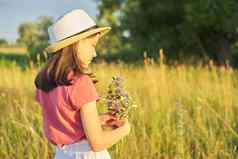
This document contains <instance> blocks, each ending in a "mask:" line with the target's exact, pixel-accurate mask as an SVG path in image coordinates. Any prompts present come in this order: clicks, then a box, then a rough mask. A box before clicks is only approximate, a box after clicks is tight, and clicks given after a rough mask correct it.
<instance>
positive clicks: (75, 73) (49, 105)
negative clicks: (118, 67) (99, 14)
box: [35, 9, 130, 159]
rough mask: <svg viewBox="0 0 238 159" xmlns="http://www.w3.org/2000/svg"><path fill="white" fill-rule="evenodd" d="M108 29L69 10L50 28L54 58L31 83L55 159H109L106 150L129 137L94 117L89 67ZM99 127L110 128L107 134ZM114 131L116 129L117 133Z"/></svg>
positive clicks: (125, 127) (111, 121)
mask: <svg viewBox="0 0 238 159" xmlns="http://www.w3.org/2000/svg"><path fill="white" fill-rule="evenodd" d="M109 30H110V27H98V26H96V24H95V22H94V21H93V20H92V18H90V17H89V16H88V15H87V13H86V12H84V11H83V10H80V9H76V10H73V11H71V12H68V13H66V14H65V15H63V16H61V17H60V18H59V19H58V20H57V21H56V22H55V23H54V24H53V25H52V26H50V27H49V29H48V33H49V37H50V45H49V46H48V47H47V48H46V51H47V52H49V53H53V56H52V57H51V59H50V60H49V61H48V62H47V63H46V65H45V66H44V67H43V68H42V69H41V70H40V72H39V73H38V74H37V76H36V79H35V85H36V88H37V89H36V100H37V101H38V102H39V103H40V105H41V107H42V112H43V113H42V114H43V120H44V122H43V123H44V134H45V136H46V138H47V139H48V140H49V141H50V142H51V143H52V144H54V145H56V154H55V159H111V157H110V155H109V153H108V151H107V148H109V147H110V146H112V145H113V144H115V143H117V142H118V141H119V140H120V139H121V138H123V137H124V136H126V135H128V134H129V132H130V124H129V123H128V121H126V122H124V123H122V122H121V121H119V120H118V119H117V118H115V117H114V116H112V115H110V114H109V113H105V114H101V115H99V114H98V111H97V108H96V102H97V101H98V100H99V99H100V97H99V96H98V94H97V91H96V88H95V86H94V84H95V83H96V82H97V80H96V78H95V75H94V74H93V73H92V72H91V71H90V69H89V64H90V63H91V61H92V59H93V58H94V57H96V52H95V47H96V44H97V42H98V40H99V39H100V38H101V37H102V36H103V35H104V34H105V33H106V32H108V31H109ZM102 125H104V126H108V127H113V128H114V129H113V130H110V131H105V130H103V129H102V127H101V126H102ZM115 127H116V128H115Z"/></svg>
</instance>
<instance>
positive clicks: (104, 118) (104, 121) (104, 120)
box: [99, 112, 117, 126]
mask: <svg viewBox="0 0 238 159" xmlns="http://www.w3.org/2000/svg"><path fill="white" fill-rule="evenodd" d="M99 120H100V122H101V125H103V126H110V125H108V123H111V122H113V121H115V120H117V118H116V117H115V116H113V115H111V114H110V113H108V112H107V113H103V114H101V115H99Z"/></svg>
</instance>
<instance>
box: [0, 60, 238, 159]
mask: <svg viewBox="0 0 238 159" xmlns="http://www.w3.org/2000/svg"><path fill="white" fill-rule="evenodd" d="M93 70H94V72H95V73H96V76H97V78H98V80H99V83H98V84H97V85H96V87H97V90H98V92H99V94H100V95H101V96H102V95H104V94H106V90H107V84H108V83H109V82H110V80H111V77H112V76H113V75H121V76H123V77H124V78H125V82H124V84H125V88H126V89H127V91H128V92H129V93H130V94H131V95H132V96H134V97H135V100H136V102H137V104H138V109H137V110H136V112H135V113H134V114H131V118H130V121H131V123H132V126H133V127H132V131H131V134H130V135H129V136H128V137H126V138H125V139H124V140H123V141H121V142H120V143H118V144H116V145H114V146H113V147H112V148H110V149H109V151H110V153H111V154H112V158H114V159H119V158H120V159H147V158H148V159H149V158H152V159H175V158H176V159H190V158H191V159H194V158H195V159H197V158H198V159H200V158H201V159H203V158H207V159H213V158H214V159H217V158H221V159H226V158H227V159H228V158H229V159H230V158H234V159H235V158H236V157H237V155H238V153H237V145H238V133H237V131H238V124H237V123H238V122H237V121H238V120H237V119H238V98H237V95H238V92H237V84H238V83H237V80H238V78H237V75H238V74H237V72H236V71H234V70H232V69H229V68H228V69H224V68H221V69H217V68H215V67H214V66H212V65H211V66H209V67H192V66H182V65H181V66H176V67H172V66H167V65H164V64H162V63H161V64H160V65H155V64H153V65H148V64H147V65H146V66H145V67H144V66H141V67H135V66H128V65H124V64H118V65H108V64H103V63H102V64H97V65H93ZM0 71H1V78H0V108H1V116H0V158H4V159H12V158H20V159H23V158H34V159H37V158H39V159H46V158H52V156H53V153H54V147H53V146H52V145H50V144H49V143H48V142H47V140H46V139H45V138H44V137H43V134H42V116H41V109H40V107H39V105H38V104H37V103H36V102H35V100H34V84H33V81H34V77H35V75H36V73H37V68H30V69H26V70H25V71H22V70H21V69H20V68H19V67H18V66H17V65H16V64H14V65H12V66H8V67H4V66H3V65H1V68H0ZM98 108H99V109H100V111H102V110H103V105H102V103H101V102H99V103H98Z"/></svg>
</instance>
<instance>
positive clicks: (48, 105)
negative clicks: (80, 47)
mask: <svg viewBox="0 0 238 159" xmlns="http://www.w3.org/2000/svg"><path fill="white" fill-rule="evenodd" d="M99 99H100V97H99V96H98V94H97V91H96V88H95V86H94V84H93V82H92V80H91V78H90V77H89V76H88V75H84V74H81V75H79V76H78V78H77V79H76V80H75V82H74V84H73V85H70V86H58V87H56V88H54V89H53V90H51V91H50V92H43V91H42V90H39V89H37V90H36V100H37V101H38V102H39V103H40V105H41V106H42V114H43V124H44V134H45V136H46V138H47V139H48V140H49V141H50V142H51V143H53V144H55V145H60V146H62V145H64V144H71V143H75V142H77V141H79V140H81V139H83V138H86V136H85V133H84V130H83V127H82V123H81V118H80V112H79V111H78V110H79V109H80V108H81V107H82V106H83V105H84V104H86V103H88V102H91V101H98V100H99Z"/></svg>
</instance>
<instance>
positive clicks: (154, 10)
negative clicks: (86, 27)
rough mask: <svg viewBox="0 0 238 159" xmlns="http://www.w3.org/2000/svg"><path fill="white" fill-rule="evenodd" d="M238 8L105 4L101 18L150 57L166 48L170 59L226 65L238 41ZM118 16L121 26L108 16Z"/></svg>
mask: <svg viewBox="0 0 238 159" xmlns="http://www.w3.org/2000/svg"><path fill="white" fill-rule="evenodd" d="M110 4H112V6H115V7H111V9H110ZM100 7H101V8H100ZM237 8H238V1H237V0H228V1H223V0H199V1H192V0H181V1H177V0H116V2H115V1H112V0H102V1H101V3H99V10H100V16H99V18H102V19H105V17H106V19H107V20H108V21H109V22H110V23H111V24H115V23H117V24H120V25H112V27H119V28H120V31H118V32H116V33H115V36H116V34H120V35H122V34H123V30H128V31H129V33H130V36H129V37H128V38H127V42H128V43H130V44H131V45H132V47H131V48H134V49H140V50H141V51H143V50H147V51H148V53H155V52H158V48H164V49H165V50H167V52H168V53H169V55H167V56H171V57H184V56H199V57H209V58H213V59H214V60H216V61H217V62H218V63H219V64H222V65H224V64H225V63H226V61H230V60H231V57H232V53H233V49H232V48H233V46H234V44H235V42H237V39H238V33H237V31H238V30H237V26H238V9H237ZM104 10H105V11H106V12H105V11H104ZM115 13H120V14H119V15H120V16H119V17H117V18H116V20H117V21H118V22H115V20H111V19H110V18H107V16H105V15H110V16H114V17H115ZM118 38H119V39H120V41H125V40H122V39H121V37H120V36H118Z"/></svg>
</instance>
